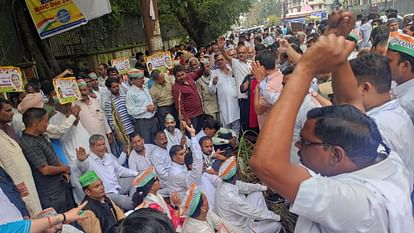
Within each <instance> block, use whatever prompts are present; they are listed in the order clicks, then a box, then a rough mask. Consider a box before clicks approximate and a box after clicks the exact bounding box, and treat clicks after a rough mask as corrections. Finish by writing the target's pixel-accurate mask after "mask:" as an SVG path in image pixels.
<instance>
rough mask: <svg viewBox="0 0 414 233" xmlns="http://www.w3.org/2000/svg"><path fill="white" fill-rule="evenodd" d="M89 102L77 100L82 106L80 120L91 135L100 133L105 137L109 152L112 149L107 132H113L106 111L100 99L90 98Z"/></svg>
mask: <svg viewBox="0 0 414 233" xmlns="http://www.w3.org/2000/svg"><path fill="white" fill-rule="evenodd" d="M89 101H90V102H89V104H87V103H85V102H83V101H77V102H76V104H77V105H79V106H80V108H81V111H80V113H79V118H80V122H81V123H82V125H83V126H84V127H85V129H86V130H87V131H88V133H89V134H90V135H94V134H100V135H102V136H104V137H105V142H106V146H107V148H108V152H110V151H111V149H110V146H109V142H108V139H107V137H106V134H108V133H111V132H112V131H111V128H110V127H109V124H108V121H107V120H106V117H105V113H104V111H103V110H102V108H101V104H100V103H99V101H98V100H96V99H93V98H89Z"/></svg>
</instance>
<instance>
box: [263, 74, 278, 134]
mask: <svg viewBox="0 0 414 233" xmlns="http://www.w3.org/2000/svg"><path fill="white" fill-rule="evenodd" d="M282 82H283V74H282V72H280V70H278V71H277V72H274V73H273V74H271V75H269V76H267V77H266V78H265V79H264V80H262V81H261V82H260V84H259V85H260V86H259V91H260V97H259V103H260V104H262V105H264V106H266V107H268V108H267V110H266V112H264V113H263V114H261V115H257V120H258V122H259V128H260V129H261V128H262V127H263V125H264V122H265V120H266V117H267V114H269V112H270V109H271V107H272V105H273V104H274V103H275V102H276V100H277V98H279V95H280V92H281V91H282V88H283V85H282Z"/></svg>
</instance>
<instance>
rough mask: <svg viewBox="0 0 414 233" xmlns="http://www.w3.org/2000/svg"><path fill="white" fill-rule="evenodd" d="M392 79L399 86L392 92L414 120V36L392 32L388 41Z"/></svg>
mask: <svg viewBox="0 0 414 233" xmlns="http://www.w3.org/2000/svg"><path fill="white" fill-rule="evenodd" d="M387 57H388V58H390V67H391V72H392V80H393V81H395V82H396V83H397V86H396V87H394V88H392V90H391V93H392V95H393V96H394V97H397V98H398V99H399V101H400V104H401V106H402V107H403V108H404V109H405V111H407V113H408V115H409V116H410V118H411V120H412V121H413V122H414V37H411V36H408V35H404V34H400V33H399V32H392V33H391V34H390V40H389V43H388V51H387Z"/></svg>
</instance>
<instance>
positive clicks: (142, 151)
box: [128, 134, 154, 173]
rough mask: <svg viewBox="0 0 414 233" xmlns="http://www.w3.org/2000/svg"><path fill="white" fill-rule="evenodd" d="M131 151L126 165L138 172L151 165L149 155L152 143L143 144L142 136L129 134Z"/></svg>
mask: <svg viewBox="0 0 414 233" xmlns="http://www.w3.org/2000/svg"><path fill="white" fill-rule="evenodd" d="M130 141H131V146H132V151H131V154H130V155H129V159H128V167H129V169H132V170H134V171H137V172H138V173H141V172H142V171H144V170H145V169H147V168H149V167H150V166H151V162H150V160H149V158H148V157H149V155H150V154H151V151H152V150H153V149H154V145H152V144H144V143H145V141H144V138H143V137H141V136H140V135H139V134H134V135H131V137H130Z"/></svg>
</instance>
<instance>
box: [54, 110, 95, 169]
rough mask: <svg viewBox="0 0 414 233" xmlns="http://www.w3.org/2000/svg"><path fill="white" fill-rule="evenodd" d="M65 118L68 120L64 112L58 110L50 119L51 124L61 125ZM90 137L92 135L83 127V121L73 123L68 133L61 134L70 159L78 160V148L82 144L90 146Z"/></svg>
mask: <svg viewBox="0 0 414 233" xmlns="http://www.w3.org/2000/svg"><path fill="white" fill-rule="evenodd" d="M65 120H67V117H66V116H65V115H64V114H63V113H61V112H56V114H55V115H53V116H52V117H51V118H50V119H49V124H51V125H60V123H62V122H64V121H65ZM48 135H49V134H48ZM49 137H50V136H49ZM89 137H90V135H89V133H88V131H87V130H86V129H85V128H84V127H83V125H82V123H81V122H78V124H77V125H73V124H72V126H71V127H70V128H69V129H68V130H67V131H66V133H65V134H63V135H61V137H60V139H59V141H60V142H61V143H62V147H63V150H64V152H65V155H66V157H67V159H68V161H76V148H78V147H80V146H82V147H83V148H89V143H88V141H89Z"/></svg>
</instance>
